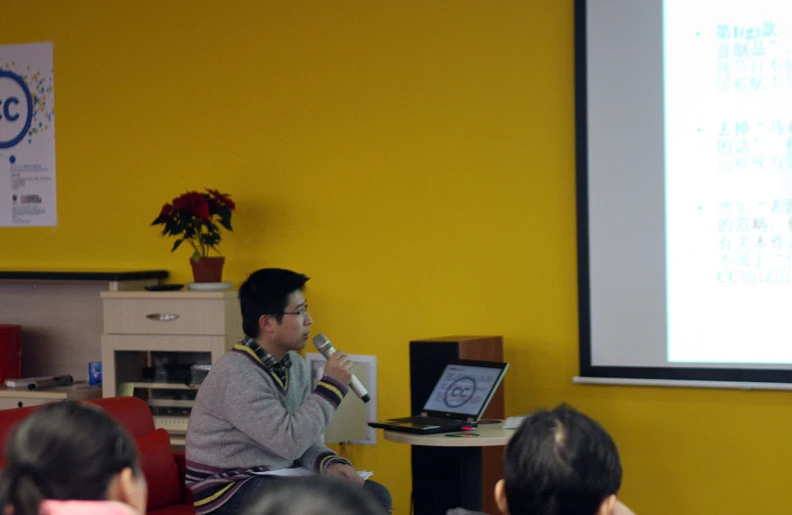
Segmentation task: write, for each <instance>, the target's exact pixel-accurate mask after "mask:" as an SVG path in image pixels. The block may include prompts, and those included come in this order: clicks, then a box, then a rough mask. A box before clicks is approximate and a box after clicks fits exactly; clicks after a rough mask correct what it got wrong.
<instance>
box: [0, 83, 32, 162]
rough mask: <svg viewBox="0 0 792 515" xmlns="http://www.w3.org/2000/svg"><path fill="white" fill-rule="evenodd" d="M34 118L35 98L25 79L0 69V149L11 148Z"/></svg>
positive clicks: (26, 130)
mask: <svg viewBox="0 0 792 515" xmlns="http://www.w3.org/2000/svg"><path fill="white" fill-rule="evenodd" d="M32 119H33V98H32V96H31V94H30V89H28V86H27V84H25V80H24V79H23V78H22V77H20V76H19V75H17V74H16V73H14V72H11V71H8V70H0V149H2V148H11V147H13V146H14V145H16V144H17V143H19V142H20V141H22V139H24V137H25V134H27V132H28V130H29V129H30V122H31V120H32Z"/></svg>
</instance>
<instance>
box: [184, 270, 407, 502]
mask: <svg viewBox="0 0 792 515" xmlns="http://www.w3.org/2000/svg"><path fill="white" fill-rule="evenodd" d="M307 281H308V277H306V276H305V275H302V274H298V273H296V272H292V271H290V270H284V269H279V268H264V269H261V270H257V271H256V272H253V273H252V274H251V275H250V277H248V279H247V280H246V281H245V282H244V283H243V284H242V286H241V287H240V289H239V301H240V305H241V309H242V329H243V331H244V333H245V339H244V340H242V341H241V342H240V343H238V344H236V345H235V346H234V348H233V349H232V350H230V351H229V352H228V353H227V354H226V355H225V356H223V357H222V358H220V359H219V360H217V362H215V363H214V364H213V365H212V368H211V371H210V372H209V374H208V375H207V377H206V379H204V381H203V383H202V384H201V387H200V389H199V391H198V394H197V396H196V398H195V405H194V407H193V409H192V412H191V415H190V421H189V424H188V429H187V439H186V455H187V485H188V486H189V487H190V489H191V490H192V492H193V496H194V498H195V508H196V513H197V515H205V514H212V515H236V514H238V513H239V512H240V511H241V510H242V509H243V508H244V507H245V506H246V505H247V504H249V503H250V502H252V501H253V500H254V499H255V498H256V497H257V496H258V495H260V494H261V493H262V492H263V491H264V490H265V489H267V488H274V487H277V482H278V481H284V480H285V479H284V478H288V477H295V476H305V475H313V474H322V475H326V476H331V477H336V478H340V479H343V480H346V481H350V482H352V483H353V484H356V485H359V486H361V487H362V488H364V489H366V490H368V491H369V492H371V493H372V494H373V495H374V496H375V497H376V498H377V499H378V500H379V501H380V502H381V503H382V504H383V505H384V506H385V508H386V509H387V510H388V511H390V510H391V499H390V494H389V492H388V490H387V489H386V488H385V487H383V486H382V485H380V484H378V483H375V482H373V481H364V480H363V479H362V478H361V477H360V476H359V475H358V474H357V472H356V471H355V469H354V467H353V466H352V464H351V463H350V462H349V461H348V460H346V459H345V458H342V457H340V456H338V455H337V454H336V453H335V452H333V451H332V450H331V449H329V448H327V447H326V446H325V445H324V444H322V442H321V435H322V434H323V433H324V431H325V429H326V428H327V425H328V424H329V423H330V420H331V418H332V417H333V414H334V413H335V410H336V409H337V408H338V405H339V404H340V403H341V400H342V399H343V397H344V395H345V394H346V392H347V390H348V385H349V383H350V382H351V380H352V374H351V372H350V370H351V368H352V362H351V361H350V360H349V358H348V357H347V356H346V355H345V354H344V353H343V352H335V353H333V354H331V355H330V356H329V357H328V360H327V363H326V365H325V371H324V376H323V377H322V378H321V379H320V380H319V382H318V383H317V385H316V388H314V389H313V390H311V379H310V374H309V371H308V368H307V366H306V364H305V361H304V359H303V358H302V357H301V356H300V355H299V354H297V353H296V352H295V351H297V350H300V349H303V348H304V347H305V345H306V343H307V341H308V336H309V333H310V330H311V324H312V323H313V320H312V319H311V315H310V314H309V313H308V305H307V303H306V301H305V296H304V295H303V288H304V286H305V283H306V282H307Z"/></svg>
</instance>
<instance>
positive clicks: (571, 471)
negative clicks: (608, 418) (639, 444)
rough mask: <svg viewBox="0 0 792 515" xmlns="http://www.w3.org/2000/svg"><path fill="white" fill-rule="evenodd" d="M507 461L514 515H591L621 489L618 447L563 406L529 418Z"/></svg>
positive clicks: (510, 445) (586, 419)
mask: <svg viewBox="0 0 792 515" xmlns="http://www.w3.org/2000/svg"><path fill="white" fill-rule="evenodd" d="M505 461H506V466H505V468H506V471H505V477H504V480H505V483H506V485H505V487H506V488H505V489H506V501H507V503H508V506H509V513H511V514H512V515H518V514H530V515H594V514H595V513H596V512H597V510H598V509H599V507H600V505H601V504H602V501H604V500H605V499H606V498H607V497H608V496H610V495H613V494H615V493H616V492H617V491H618V490H619V487H620V486H621V477H622V468H621V463H620V461H619V453H618V451H617V450H616V444H614V443H613V440H612V439H611V437H610V436H609V435H608V433H607V432H606V431H605V429H603V428H602V426H600V425H599V424H598V423H597V422H595V421H594V420H592V419H591V418H589V417H587V416H586V415H584V414H582V413H580V412H578V411H576V410H575V409H574V408H572V407H570V406H568V405H565V404H562V405H560V406H558V407H556V408H555V409H552V410H542V411H537V412H535V413H532V414H531V415H529V416H527V417H526V418H525V420H523V422H522V424H521V425H520V427H519V428H518V429H517V430H516V431H515V434H514V436H513V437H512V438H511V440H509V443H508V445H507V446H506V459H505Z"/></svg>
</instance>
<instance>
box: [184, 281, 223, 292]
mask: <svg viewBox="0 0 792 515" xmlns="http://www.w3.org/2000/svg"><path fill="white" fill-rule="evenodd" d="M231 286H232V283H230V282H226V281H223V282H221V283H187V289H188V290H193V291H223V290H227V289H229V288H231Z"/></svg>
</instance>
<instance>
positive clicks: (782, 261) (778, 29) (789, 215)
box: [663, 0, 792, 364]
mask: <svg viewBox="0 0 792 515" xmlns="http://www.w3.org/2000/svg"><path fill="white" fill-rule="evenodd" d="M663 17H664V23H663V52H664V82H665V90H664V91H665V144H666V149H665V150H666V153H665V158H666V174H665V187H666V191H665V193H666V197H665V199H666V206H665V207H666V228H667V234H666V238H667V240H666V245H667V246H666V249H667V255H666V264H667V310H668V361H669V362H699V363H756V364H790V363H792V342H791V341H790V340H792V331H790V324H789V321H790V320H792V2H791V1H789V0H778V1H767V0H751V1H750V2H746V1H741V2H734V1H724V0H708V1H702V0H667V1H665V2H664V7H663Z"/></svg>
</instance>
